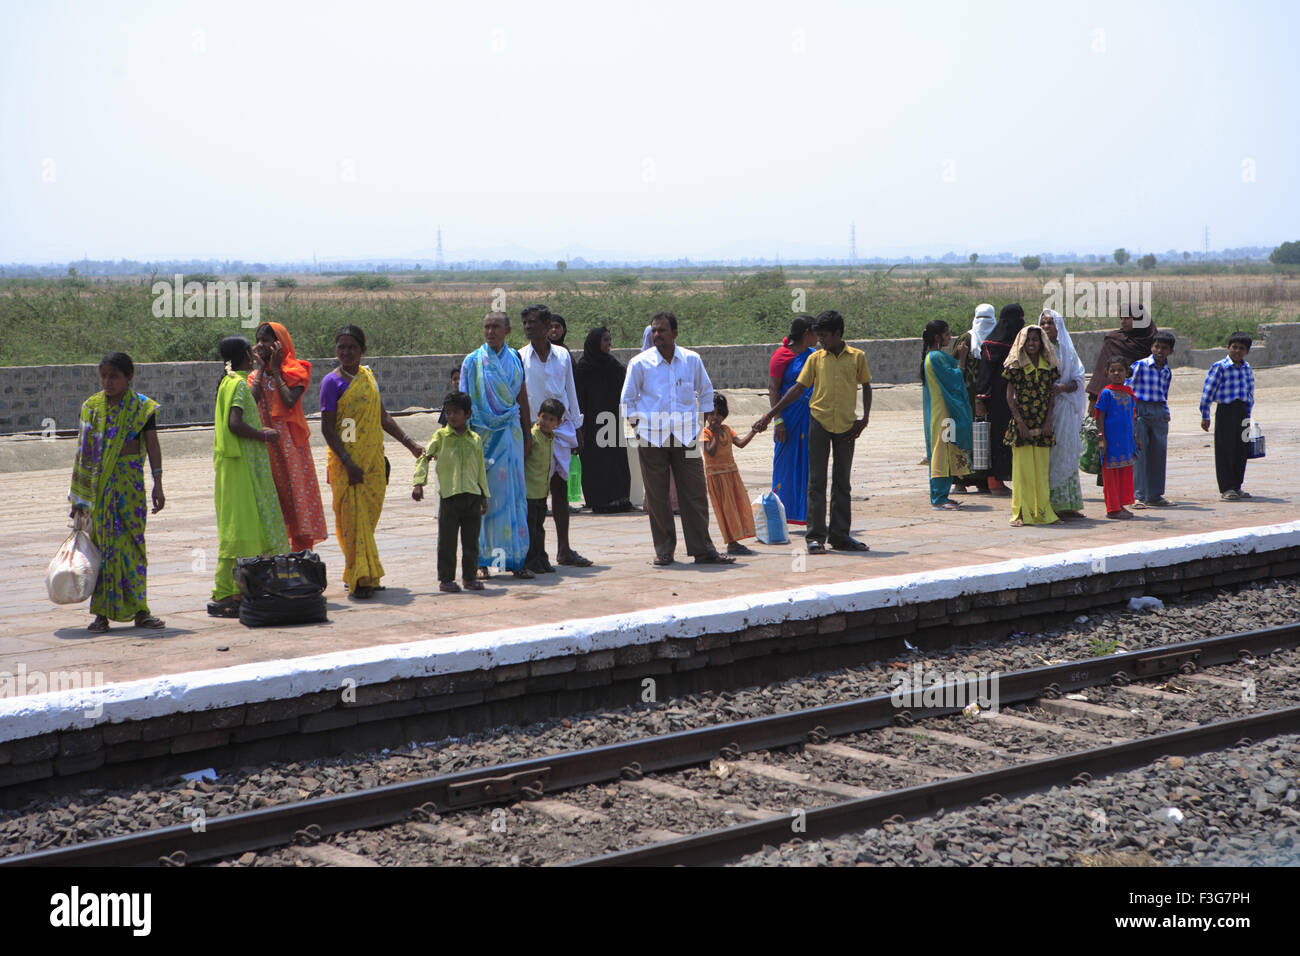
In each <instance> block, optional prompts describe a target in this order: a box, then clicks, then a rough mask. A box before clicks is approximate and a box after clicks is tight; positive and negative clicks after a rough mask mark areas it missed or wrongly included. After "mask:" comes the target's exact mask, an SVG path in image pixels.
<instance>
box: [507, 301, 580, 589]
mask: <svg viewBox="0 0 1300 956" xmlns="http://www.w3.org/2000/svg"><path fill="white" fill-rule="evenodd" d="M520 317H521V318H522V319H523V323H524V335H526V336H528V344H527V345H525V346H524V347H523V348H522V349H520V350H519V358H520V359H522V360H523V363H524V381H525V383H526V384H527V386H528V402H529V404H530V405H531V406H532V409H531V410H530V412H529V416H530V418H536V417H537V416H536V414H535V411H536V409H538V408H541V406H542V402H544V401H546V400H547V399H548V398H553V399H555V400H556V401H557V402H559V403H560V404H561V405H563V406H564V417H563V418H562V419H561V420H560V426H559V427H558V428H556V429H555V432H554V436H555V441H554V443H553V444H552V445H551V452H552V460H551V484H550V489H551V514H553V515H554V516H555V540H556V542H557V548H556V552H555V563H556V564H566V565H571V566H572V567H576V568H589V567H591V561H590V560H588V559H587V558H584V557H583V556H582V555H580V554H579V553H578V552H577V551H574V550H573V548H572V547H570V545H569V463H570V459H571V458H572V456H573V452H574V451H578V452H581V451H582V431H581V429H582V410H581V409H580V408H579V407H578V392H577V389H576V388H574V385H573V359H572V357H571V356H570V355H569V350H568V349H566V348H565V347H564V346H562V345H554V344H553V343H552V342H551V339H550V330H551V321H550V320H551V310H550V309H548V308H547V307H546V306H544V305H530V306H529V307H528V308H526V309H524V310H523V312H522V313H520ZM539 560H540V561H541V562H543V565H544V566H543V567H542V569H541V570H544V571H548V572H549V571H554V570H555V569H554V568H552V567H551V566H550V565H549V564H546V563H545V562H546V555H544V554H543V555H542V556H541V558H540V559H539ZM533 570H534V571H536V570H538V569H537V568H534V569H533Z"/></svg>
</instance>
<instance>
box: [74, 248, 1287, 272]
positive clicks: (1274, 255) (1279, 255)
mask: <svg viewBox="0 0 1300 956" xmlns="http://www.w3.org/2000/svg"><path fill="white" fill-rule="evenodd" d="M1268 261H1269V262H1271V263H1273V264H1274V265H1278V266H1300V240H1297V241H1295V242H1284V243H1282V245H1280V246H1278V247H1277V248H1276V249H1274V250H1273V251H1272V252H1270V253H1269V254H1268ZM69 271H71V270H69Z"/></svg>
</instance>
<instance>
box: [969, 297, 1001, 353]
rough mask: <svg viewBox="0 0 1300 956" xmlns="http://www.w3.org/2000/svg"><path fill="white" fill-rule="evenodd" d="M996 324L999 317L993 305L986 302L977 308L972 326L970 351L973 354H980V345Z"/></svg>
mask: <svg viewBox="0 0 1300 956" xmlns="http://www.w3.org/2000/svg"><path fill="white" fill-rule="evenodd" d="M995 325H997V319H996V318H994V312H993V306H991V305H989V304H988V303H987V302H985V303H983V304H982V305H980V306H979V307H978V308H977V309H976V310H975V321H974V322H973V323H972V324H971V327H970V351H971V354H972V355H979V354H980V346H981V345H983V344H984V340H985V339H986V338H988V336H989V333H990V332H992V331H993V326H995Z"/></svg>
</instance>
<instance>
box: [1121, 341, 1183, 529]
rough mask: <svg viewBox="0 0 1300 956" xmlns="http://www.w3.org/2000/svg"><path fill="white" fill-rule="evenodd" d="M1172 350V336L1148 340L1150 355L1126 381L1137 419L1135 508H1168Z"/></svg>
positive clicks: (1134, 472)
mask: <svg viewBox="0 0 1300 956" xmlns="http://www.w3.org/2000/svg"><path fill="white" fill-rule="evenodd" d="M1173 350H1174V334H1173V333H1172V332H1157V333H1156V334H1155V338H1154V339H1152V341H1151V354H1150V355H1148V356H1147V357H1146V358H1144V359H1138V360H1137V361H1136V362H1134V363H1133V364H1132V366H1130V368H1129V377H1128V381H1126V382H1125V383H1124V384H1125V385H1127V386H1128V387H1129V388H1131V389H1133V397H1134V401H1135V410H1136V412H1137V419H1136V422H1135V424H1134V427H1133V435H1134V438H1135V439H1136V440H1137V443H1138V450H1137V461H1135V462H1134V463H1133V497H1134V498H1135V499H1136V501H1135V502H1134V504H1133V507H1134V508H1168V507H1169V506H1170V505H1172V504H1173V502H1172V501H1167V500H1166V499H1165V459H1166V457H1167V456H1168V453H1169V383H1170V382H1172V381H1173V378H1174V373H1173V370H1172V369H1170V367H1169V353H1170V352H1172V351H1173Z"/></svg>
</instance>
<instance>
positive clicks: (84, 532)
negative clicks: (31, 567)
mask: <svg viewBox="0 0 1300 956" xmlns="http://www.w3.org/2000/svg"><path fill="white" fill-rule="evenodd" d="M89 525H90V518H89V516H88V515H87V514H86V513H85V512H84V511H80V510H79V511H78V512H77V516H76V518H75V519H74V521H73V525H72V534H70V535H68V537H67V540H66V541H64V542H63V545H62V546H61V547H60V548H59V550H58V553H57V554H55V555H54V560H53V561H51V562H50V567H49V570H47V571H46V572H45V590H46V591H47V592H49V595H50V600H51V601H53V602H54V603H55V604H80V603H81V602H82V601H86V600H89V598H90V596H91V595H92V594H94V593H95V583H96V582H97V581H98V580H99V566H100V563H101V561H102V560H103V559H102V558H101V556H100V553H99V548H97V547H95V542H93V541H91V540H90V532H89V530H88V528H89Z"/></svg>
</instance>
